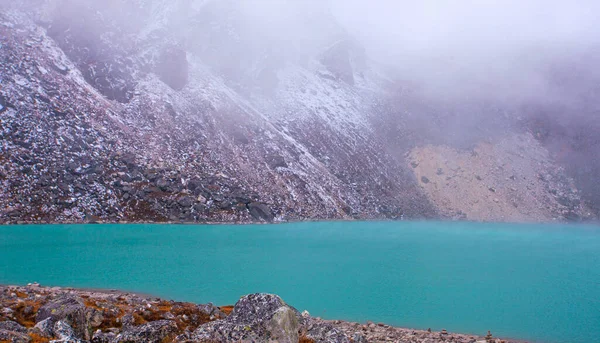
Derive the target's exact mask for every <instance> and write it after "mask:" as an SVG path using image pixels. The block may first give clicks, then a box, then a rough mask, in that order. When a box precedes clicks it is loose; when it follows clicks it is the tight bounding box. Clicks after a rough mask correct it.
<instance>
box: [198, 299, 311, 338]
mask: <svg viewBox="0 0 600 343" xmlns="http://www.w3.org/2000/svg"><path fill="white" fill-rule="evenodd" d="M299 318H300V314H299V313H298V311H297V310H296V309H294V308H293V307H291V306H289V305H287V304H286V303H285V302H284V301H283V300H282V299H281V298H280V297H279V296H277V295H273V294H266V293H255V294H250V295H247V296H244V297H242V298H241V299H240V300H239V301H238V302H237V303H236V304H235V306H234V308H233V311H232V312H231V314H230V315H229V316H228V317H227V318H225V319H222V320H217V321H214V322H210V323H206V324H204V325H202V326H200V327H199V328H198V329H196V331H194V333H193V334H192V339H193V340H196V341H216V342H232V341H233V342H237V341H252V342H272V341H277V342H281V343H296V342H298V339H299V337H298V330H299V325H300V319H299Z"/></svg>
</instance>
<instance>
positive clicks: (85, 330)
mask: <svg viewBox="0 0 600 343" xmlns="http://www.w3.org/2000/svg"><path fill="white" fill-rule="evenodd" d="M97 312H98V311H96V310H95V309H92V308H87V307H85V305H84V303H83V299H81V298H80V297H78V296H76V295H71V294H63V295H60V296H58V297H57V298H55V299H54V300H51V301H49V302H48V303H46V304H45V305H44V306H42V307H41V308H40V309H39V311H38V313H37V315H36V318H35V321H36V323H38V324H41V322H42V321H44V320H45V319H49V320H50V321H49V322H48V323H47V324H46V325H45V326H46V328H45V330H47V325H51V327H52V328H53V329H55V325H54V324H55V323H56V322H58V321H63V322H64V323H66V324H67V325H69V326H71V327H72V328H73V330H74V333H75V337H77V338H81V339H85V340H90V339H91V337H92V335H91V333H92V328H93V327H95V326H98V325H99V324H100V323H101V322H102V318H101V314H99V313H97Z"/></svg>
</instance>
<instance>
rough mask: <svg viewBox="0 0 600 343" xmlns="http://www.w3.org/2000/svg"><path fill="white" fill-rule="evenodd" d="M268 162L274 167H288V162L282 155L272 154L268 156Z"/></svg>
mask: <svg viewBox="0 0 600 343" xmlns="http://www.w3.org/2000/svg"><path fill="white" fill-rule="evenodd" d="M267 164H269V166H270V167H271V168H273V169H275V168H277V167H283V168H285V167H287V166H288V165H287V163H286V162H285V158H283V156H280V155H271V156H268V157H267Z"/></svg>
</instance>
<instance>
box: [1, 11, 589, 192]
mask: <svg viewBox="0 0 600 343" xmlns="http://www.w3.org/2000/svg"><path fill="white" fill-rule="evenodd" d="M8 3H9V2H8V1H7V0H4V1H2V0H0V4H8ZM15 3H16V2H15ZM19 3H20V4H21V5H23V4H30V5H34V7H36V8H40V9H42V10H41V12H42V14H41V18H43V19H42V21H44V20H47V21H48V23H49V27H50V29H49V30H50V31H52V32H53V34H54V35H55V36H54V38H57V39H59V40H60V39H63V41H65V42H67V45H68V44H71V43H72V42H75V43H76V44H79V43H81V44H82V45H87V46H86V49H87V50H86V51H87V52H86V54H88V55H86V56H83V57H81V56H78V57H81V60H80V61H76V62H77V63H78V65H79V66H80V67H81V66H83V68H86V65H89V64H90V63H88V62H90V61H92V62H96V61H109V62H105V67H106V69H107V70H120V71H121V70H128V67H129V66H128V65H127V66H125V67H123V68H121V67H122V66H121V65H118V64H120V63H121V64H123V65H126V64H128V63H130V61H131V60H135V61H134V62H135V63H139V64H140V65H142V66H143V67H142V68H138V69H139V70H146V69H147V70H152V68H153V65H155V64H157V63H158V64H160V60H161V58H160V56H158V55H160V52H158V51H160V49H163V50H164V49H165V46H174V47H176V49H175V48H173V49H171V48H169V49H171V50H175V52H174V53H173V54H172V55H173V56H175V57H177V59H171V58H170V57H171V55H169V54H166V56H167V57H166V58H165V57H164V56H163V57H162V60H163V62H164V63H166V64H169V63H170V64H171V66H174V67H175V70H177V64H178V63H180V62H182V61H183V62H185V61H186V59H187V61H192V62H194V63H196V64H195V65H198V64H200V65H202V67H203V68H204V67H207V68H210V69H212V70H213V71H215V74H216V75H219V76H221V77H222V78H223V79H224V80H225V82H226V83H228V85H229V86H230V87H232V88H233V89H235V90H236V91H237V92H238V93H240V94H242V95H243V96H246V95H249V94H251V93H252V92H254V91H255V90H256V89H258V90H260V91H263V93H262V94H260V95H261V96H265V95H266V96H267V97H268V96H270V94H273V92H272V91H273V89H276V88H277V86H278V82H279V80H278V71H279V70H281V69H283V68H285V66H287V65H290V64H291V65H294V66H296V67H300V68H309V69H310V68H312V67H314V65H315V63H314V62H317V64H318V63H322V64H323V65H325V64H329V65H328V66H326V68H329V69H330V71H331V70H332V69H336V72H340V73H341V74H343V73H348V71H349V73H350V74H352V73H354V74H355V75H359V74H360V75H362V74H363V73H362V72H363V71H364V70H379V71H384V72H383V74H384V76H385V78H388V79H390V80H393V81H395V83H394V84H393V86H392V87H389V88H390V89H385V91H386V92H383V93H384V95H383V96H382V98H383V99H382V102H383V103H384V104H383V105H381V106H380V104H377V106H375V108H373V109H372V110H371V111H370V112H369V113H366V114H365V115H366V116H368V117H370V118H371V119H372V118H375V119H381V121H382V123H381V122H380V124H381V126H382V127H384V128H385V130H386V131H385V135H388V134H389V135H390V136H402V135H404V137H421V138H422V139H423V140H424V141H427V139H430V142H432V143H436V144H438V143H442V144H449V145H454V146H460V147H463V146H465V145H469V144H474V143H476V142H478V141H480V140H482V139H486V138H488V136H490V135H492V134H496V135H502V134H504V133H505V132H504V130H515V128H516V130H517V131H519V130H520V131H530V132H532V133H534V134H535V135H538V137H537V138H539V140H540V141H541V142H542V143H543V144H546V146H547V147H548V148H549V149H552V148H553V147H561V149H563V148H562V147H564V146H565V145H567V146H568V147H569V148H568V149H569V151H570V152H571V154H569V155H568V156H569V157H568V160H567V161H563V162H565V165H567V167H568V168H572V169H573V171H574V172H577V173H579V174H582V173H583V174H585V175H582V177H583V178H584V179H585V180H584V181H585V182H582V183H581V185H582V186H583V187H584V188H586V189H588V188H589V189H596V190H595V191H593V192H594V193H595V194H596V195H597V196H598V200H599V203H600V185H597V184H596V182H595V181H594V180H593V174H594V173H600V152H599V151H600V143H599V142H598V139H597V138H596V137H597V136H599V135H598V133H599V132H600V118H599V117H600V115H599V113H600V105H599V103H600V102H598V100H597V99H598V96H599V95H600V68H598V67H597V65H598V58H599V57H600V24H599V23H600V21H599V20H600V2H598V1H596V0H574V1H570V2H567V1H556V0H522V1H519V0H462V1H458V0H420V1H391V0H368V1H367V0H306V1H303V0H181V1H176V2H175V1H167V0H131V1H127V2H125V1H120V0H110V1H105V2H101V1H92V0H81V1H79V0H64V1H59V0H54V1H53V0H30V1H21V2H19ZM48 5H49V6H48ZM98 13H99V14H98ZM115 27H116V28H118V29H114V28H115ZM107 28H108V29H109V30H112V32H108V33H107V32H105V30H106V29H107ZM74 32H75V33H74ZM78 35H80V36H81V37H79V38H80V41H78V42H76V41H75V40H74V38H77V36H78ZM72 36H73V37H72ZM130 36H133V37H138V38H139V37H141V38H140V39H139V40H135V39H134V40H133V41H136V44H129V43H127V42H128V40H129V39H130ZM90 37H92V38H90ZM120 40H122V41H121V42H119V41H120ZM339 42H351V44H349V45H347V46H346V45H344V46H343V47H342V48H341V49H342V50H343V49H347V50H348V51H342V53H338V52H334V54H337V55H336V57H335V58H333V59H329V60H328V61H327V62H325V58H324V57H323V56H324V55H325V54H326V53H327V52H328V51H329V52H330V51H331V50H332V47H335V46H336V44H338V43H339ZM102 44H103V45H104V46H102V47H99V46H98V45H102ZM113 45H120V47H121V48H120V53H121V55H120V56H119V57H118V58H116V57H115V55H114V53H113V52H112V51H117V50H119V49H114V50H113ZM157 46H160V48H156V47H157ZM123 47H124V48H123ZM111 54H113V55H111ZM340 56H341V59H339V60H338V59H336V58H340ZM348 56H350V58H348ZM114 60H117V61H116V62H115V61H114ZM348 60H351V61H350V62H348ZM140 61H141V62H140ZM157 61H158V62H157ZM165 61H166V62H165ZM170 61H178V62H176V63H174V62H170ZM113 62H115V63H113ZM103 63H104V62H103ZM311 63H312V64H311ZM113 64H115V65H117V66H116V67H115V68H113ZM171 66H167V67H164V66H163V67H162V69H163V72H164V70H166V73H171V74H172V70H173V68H170V67H171ZM321 67H322V66H321ZM135 68H136V67H132V68H131V69H135ZM186 68H187V66H186ZM360 68H362V69H363V70H358V69H360ZM159 69H160V68H159ZM180 71H181V73H182V74H185V77H187V69H185V68H183V69H182V70H180ZM311 71H313V72H314V71H315V70H314V69H313V70H311ZM92 72H95V71H94V70H92ZM154 72H155V73H157V72H156V68H155V69H154ZM123 73H124V74H128V72H123ZM157 74H160V73H157ZM334 74H335V73H334ZM371 75H373V74H371ZM112 76H115V75H109V77H108V79H110V77H112ZM351 77H352V75H351ZM114 78H115V79H118V78H122V77H120V76H118V75H117V76H115V77H114ZM132 79H133V77H132ZM347 80H350V82H348V81H347ZM129 81H131V80H125V82H124V83H129ZM178 81H181V82H179V83H180V84H181V87H183V85H185V83H186V82H187V79H186V78H183V77H182V80H178ZM337 81H339V82H341V83H350V85H351V86H353V85H354V83H353V82H352V81H353V80H351V79H344V77H339V75H338V80H337ZM377 81H381V80H377ZM111 82H112V80H107V82H106V84H109V85H110V83H111ZM131 83H132V84H133V83H134V82H133V81H131ZM386 85H389V84H386ZM384 87H385V86H384ZM133 88H134V86H133V85H132V86H131V87H130V90H131V92H130V93H131V94H133ZM265 89H268V90H270V91H271V92H265V91H264V90H265ZM407 93H408V94H411V95H410V96H408V97H407V96H405V94H407ZM105 95H106V94H105ZM131 96H133V95H131ZM129 99H130V97H129V98H128V97H125V101H127V100H129ZM380 100H381V99H380ZM407 113H408V114H409V115H407ZM440 118H441V119H440ZM397 127H402V128H403V130H405V131H402V132H393V131H394V130H396V128H397ZM390 131H392V132H390ZM408 131H412V132H411V133H410V135H409V134H407V132H408ZM382 135H383V134H382ZM385 135H384V136H385ZM385 137H386V138H387V136H385ZM411 139H412V138H411ZM387 142H388V144H389V145H390V146H391V148H392V150H393V149H397V150H400V148H398V147H397V146H394V141H393V140H387ZM396 143H397V142H396ZM413 143H414V142H413ZM418 143H419V144H420V143H422V142H421V141H420V142H418ZM402 148H405V147H404V146H403V147H402ZM582 171H583V172H582Z"/></svg>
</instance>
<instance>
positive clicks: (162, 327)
mask: <svg viewBox="0 0 600 343" xmlns="http://www.w3.org/2000/svg"><path fill="white" fill-rule="evenodd" d="M177 331H178V329H177V324H175V322H174V321H172V320H157V321H153V322H150V323H146V324H143V325H137V326H129V327H127V328H124V330H123V332H121V333H120V334H118V335H117V336H116V337H115V338H114V339H113V340H112V343H161V342H164V340H165V339H166V338H167V337H169V336H172V335H174V334H175V333H176V332H177Z"/></svg>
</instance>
